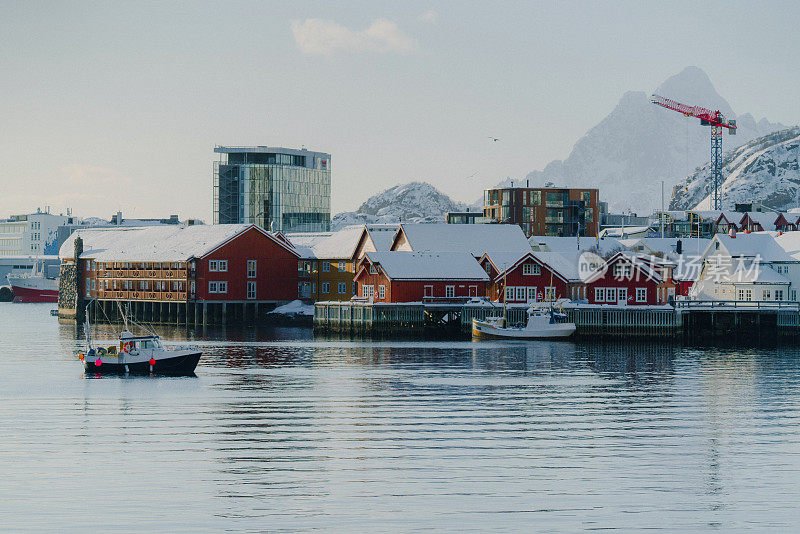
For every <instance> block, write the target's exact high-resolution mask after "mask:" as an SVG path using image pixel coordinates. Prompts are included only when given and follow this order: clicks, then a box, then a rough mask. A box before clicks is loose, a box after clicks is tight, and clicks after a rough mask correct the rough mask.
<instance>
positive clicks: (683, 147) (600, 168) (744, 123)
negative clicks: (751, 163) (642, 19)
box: [527, 67, 786, 213]
mask: <svg viewBox="0 0 800 534" xmlns="http://www.w3.org/2000/svg"><path fill="white" fill-rule="evenodd" d="M654 92H655V93H656V94H659V95H662V96H665V97H667V98H671V99H673V100H677V101H680V102H684V103H686V104H690V105H700V106H704V107H707V108H710V109H712V110H716V109H718V110H720V111H721V112H722V113H723V114H724V115H725V116H726V118H730V119H737V120H738V126H739V128H738V132H737V135H735V136H730V135H727V133H726V134H725V139H724V141H723V148H724V149H725V152H726V153H728V152H730V151H731V150H733V149H734V148H736V147H739V146H741V145H743V144H745V143H747V142H749V141H752V140H753V139H756V138H759V137H762V136H764V135H766V134H769V133H772V132H774V131H778V130H783V129H785V128H786V126H783V125H781V124H773V123H771V122H769V121H767V120H766V119H761V120H760V121H758V122H756V121H755V119H754V118H753V117H752V116H751V115H749V114H744V115H739V116H737V115H736V114H735V113H734V112H733V110H732V109H731V107H730V105H729V104H728V103H727V102H726V101H725V99H724V98H722V97H721V96H720V95H719V94H718V93H717V91H716V89H714V86H713V85H712V83H711V80H710V79H709V78H708V76H707V75H706V73H705V72H703V71H702V70H701V69H699V68H697V67H687V68H686V69H684V70H683V71H681V72H680V73H679V74H676V75H675V76H672V77H670V78H668V79H667V80H666V81H665V82H664V83H662V84H661V86H659V87H658V88H657V89H656V90H655V91H654ZM709 137H710V132H709V129H708V127H702V126H700V121H699V120H698V119H695V118H687V117H683V116H682V115H681V114H679V113H675V112H674V111H670V110H667V109H664V108H661V107H658V106H656V105H655V104H652V103H650V95H649V94H648V93H644V92H628V93H625V94H624V95H623V97H622V99H621V100H620V101H619V103H618V104H617V107H616V108H615V109H614V110H613V111H612V112H611V113H610V114H609V115H608V116H606V118H604V119H603V120H602V121H601V122H600V123H599V124H598V125H597V126H595V127H593V128H592V129H591V130H589V131H588V132H587V133H586V135H585V136H583V137H582V138H581V139H579V140H578V142H577V143H575V146H574V147H573V150H572V153H571V154H570V155H569V157H568V158H567V159H565V160H563V161H561V160H556V161H553V162H551V163H550V164H548V165H547V166H546V167H545V168H544V170H542V171H534V172H531V173H529V174H528V176H527V178H528V179H529V180H530V183H531V186H534V185H535V186H537V187H541V186H542V185H543V184H544V183H545V182H547V181H552V182H554V183H555V185H557V186H577V187H597V188H599V189H600V200H602V201H607V202H608V203H609V205H610V206H609V207H610V209H611V210H612V211H623V210H625V211H627V210H632V211H634V212H637V213H651V212H652V211H653V210H654V209H657V208H660V203H661V180H664V181H665V189H666V191H667V192H669V191H671V190H672V188H673V186H674V185H675V184H677V183H678V182H679V181H680V180H681V179H682V178H683V177H685V176H687V175H688V174H689V173H691V172H692V171H693V170H694V169H695V168H696V167H698V166H700V165H703V164H704V163H706V162H707V161H708V160H709V152H710V140H709Z"/></svg>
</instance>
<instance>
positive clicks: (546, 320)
mask: <svg viewBox="0 0 800 534" xmlns="http://www.w3.org/2000/svg"><path fill="white" fill-rule="evenodd" d="M574 333H575V323H569V322H567V316H566V315H564V314H563V313H559V312H557V311H556V310H555V309H554V308H552V307H551V308H549V309H541V308H539V309H537V308H529V309H528V321H527V323H526V324H525V325H524V326H508V325H507V324H506V320H505V318H503V317H487V318H486V319H485V320H483V321H481V320H479V319H472V336H473V338H475V339H563V338H567V337H569V336H571V335H572V334H574Z"/></svg>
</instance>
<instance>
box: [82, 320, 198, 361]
mask: <svg viewBox="0 0 800 534" xmlns="http://www.w3.org/2000/svg"><path fill="white" fill-rule="evenodd" d="M86 316H87V323H86V346H87V349H86V352H85V353H83V352H82V353H80V354H79V355H78V358H79V359H80V360H81V361H82V362H83V367H84V370H85V371H86V372H87V373H91V374H118V375H128V374H130V375H152V374H156V375H168V376H192V375H194V370H195V368H196V367H197V363H198V362H199V361H200V356H202V354H203V353H202V352H201V351H199V350H197V349H190V348H179V349H174V350H169V349H166V348H164V346H163V345H162V344H161V340H160V339H159V337H158V336H157V335H156V334H155V333H153V332H148V333H147V334H144V335H134V334H132V333H131V332H129V331H128V330H127V327H128V321H127V319H124V320H125V330H124V331H123V332H122V333H121V334H120V335H119V344H118V345H117V344H112V345H105V344H101V343H92V340H91V336H90V331H91V329H90V328H89V322H88V313H87V315H86ZM123 318H125V315H123ZM137 326H139V325H137Z"/></svg>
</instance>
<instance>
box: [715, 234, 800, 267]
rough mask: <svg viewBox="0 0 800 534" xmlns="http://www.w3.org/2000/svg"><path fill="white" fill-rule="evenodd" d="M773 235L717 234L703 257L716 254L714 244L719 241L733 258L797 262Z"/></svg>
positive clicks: (722, 247)
mask: <svg viewBox="0 0 800 534" xmlns="http://www.w3.org/2000/svg"><path fill="white" fill-rule="evenodd" d="M773 234H774V232H754V233H752V234H745V233H741V232H740V233H738V234H736V237H731V236H729V235H726V234H717V235H716V236H714V239H712V240H711V243H709V245H708V248H707V249H706V252H705V253H704V254H703V255H704V256H708V255H710V254H714V253H715V252H716V251H717V249H716V248H715V247H716V245H715V244H714V243H715V242H717V241H719V244H720V248H721V249H724V251H725V252H727V254H728V255H729V256H731V257H744V258H755V257H756V256H759V257H760V258H761V261H767V262H793V261H797V260H795V259H794V258H792V256H790V255H789V254H788V253H787V252H786V251H785V250H784V249H783V248H782V247H781V246H780V245H778V243H777V242H776V237H775V236H774V235H773ZM784 235H786V234H784Z"/></svg>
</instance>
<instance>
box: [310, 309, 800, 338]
mask: <svg viewBox="0 0 800 534" xmlns="http://www.w3.org/2000/svg"><path fill="white" fill-rule="evenodd" d="M563 311H564V312H565V313H566V314H567V317H568V318H569V320H570V321H571V322H574V323H575V325H576V327H577V330H576V335H577V336H578V337H584V336H586V337H588V336H591V337H597V336H609V337H639V338H657V339H688V340H691V339H701V338H706V337H715V336H731V335H737V336H743V337H748V336H749V337H754V335H755V334H759V335H772V334H775V335H776V336H796V335H800V305H799V304H798V303H796V302H791V303H790V302H746V303H744V302H725V301H717V302H699V301H678V302H677V303H676V305H675V306H674V307H673V306H598V305H580V304H577V305H574V304H573V305H567V306H564V309H563ZM502 313H503V311H502V305H498V304H497V303H486V302H485V303H480V304H473V303H466V304H464V303H419V302H417V303H402V304H386V303H369V302H357V301H344V302H318V303H316V305H315V307H314V326H315V328H318V329H321V330H327V331H332V332H352V333H370V332H373V333H376V334H384V333H392V332H394V333H403V332H420V333H422V332H431V331H434V330H441V329H444V330H448V331H460V332H461V333H462V334H467V333H469V332H470V330H471V325H472V319H473V318H477V319H485V318H486V317H487V316H498V315H502ZM505 314H506V317H507V319H508V321H509V323H511V324H522V323H524V322H525V320H526V317H527V315H526V314H527V306H509V307H508V308H507V309H506V312H505Z"/></svg>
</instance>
